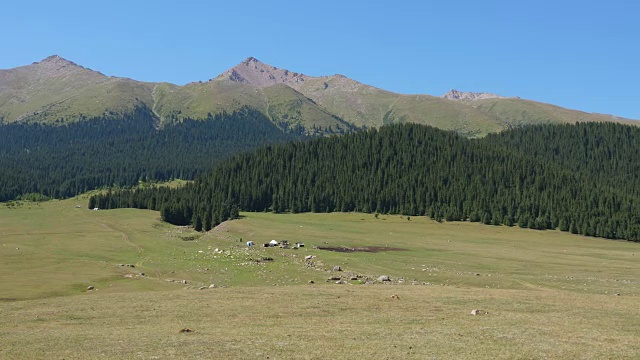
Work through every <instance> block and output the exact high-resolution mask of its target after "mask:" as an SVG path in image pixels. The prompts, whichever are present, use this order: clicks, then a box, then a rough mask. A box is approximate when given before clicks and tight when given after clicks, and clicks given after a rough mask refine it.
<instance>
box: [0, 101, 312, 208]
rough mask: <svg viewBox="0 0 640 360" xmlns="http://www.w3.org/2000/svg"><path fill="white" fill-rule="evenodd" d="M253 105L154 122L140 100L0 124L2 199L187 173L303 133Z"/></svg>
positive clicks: (57, 193) (188, 176)
mask: <svg viewBox="0 0 640 360" xmlns="http://www.w3.org/2000/svg"><path fill="white" fill-rule="evenodd" d="M304 133H305V131H304V130H303V129H301V128H289V127H287V128H286V129H282V128H280V127H278V126H276V125H275V124H273V122H271V121H270V120H269V119H267V118H265V117H264V115H262V114H261V113H259V112H256V111H253V110H251V109H247V108H244V109H240V110H238V111H235V112H232V113H221V114H217V115H215V116H209V117H208V118H207V119H205V120H197V121H196V120H191V119H184V120H182V121H180V122H175V123H169V124H165V125H164V126H162V127H161V128H158V119H157V118H156V117H155V116H154V114H153V113H152V112H151V111H150V110H149V109H148V108H145V107H143V106H141V107H138V108H137V109H136V110H135V111H134V112H133V113H131V114H128V115H124V116H121V115H117V116H104V117H97V118H93V119H86V120H85V121H77V122H72V123H68V124H66V125H62V126H51V125H46V124H39V123H12V124H6V125H2V126H0V201H7V200H11V199H14V198H16V197H18V196H25V194H32V195H38V196H42V195H44V196H45V197H53V198H66V197H70V196H75V195H77V194H80V193H83V192H86V191H88V190H92V189H96V188H100V187H114V186H115V187H127V186H134V185H137V184H138V183H139V182H140V181H166V180H171V179H193V178H194V177H195V176H196V175H197V174H199V173H204V172H208V171H210V170H211V168H212V167H214V166H215V165H216V164H218V163H219V162H220V161H221V160H223V159H226V158H228V157H230V156H231V155H234V154H237V153H238V152H242V151H248V150H250V149H254V148H256V147H258V146H261V145H266V144H272V143H279V142H285V141H291V140H295V139H300V138H304V137H305V135H304Z"/></svg>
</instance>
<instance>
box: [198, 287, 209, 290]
mask: <svg viewBox="0 0 640 360" xmlns="http://www.w3.org/2000/svg"><path fill="white" fill-rule="evenodd" d="M204 289H208V287H206V286H200V287H199V288H198V290H204Z"/></svg>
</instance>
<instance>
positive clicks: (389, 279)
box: [378, 275, 391, 281]
mask: <svg viewBox="0 0 640 360" xmlns="http://www.w3.org/2000/svg"><path fill="white" fill-rule="evenodd" d="M378 281H391V278H390V277H388V276H387V275H382V276H380V277H378Z"/></svg>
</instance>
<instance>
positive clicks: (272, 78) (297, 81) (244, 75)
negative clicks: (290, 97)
mask: <svg viewBox="0 0 640 360" xmlns="http://www.w3.org/2000/svg"><path fill="white" fill-rule="evenodd" d="M218 78H227V79H228V80H231V81H234V82H239V83H244V84H248V85H251V86H255V87H258V88H265V87H268V86H272V85H276V84H285V85H289V86H291V87H293V88H296V87H297V86H296V85H302V84H303V83H304V82H305V80H306V79H307V76H305V75H303V74H299V73H296V72H291V71H289V70H285V69H279V68H277V67H275V66H271V65H267V64H265V63H263V62H261V61H259V60H258V59H256V58H254V57H249V58H247V59H246V60H245V61H243V62H241V63H240V64H238V65H236V66H235V67H233V68H232V69H229V70H228V71H227V72H225V73H223V74H221V75H220V76H218Z"/></svg>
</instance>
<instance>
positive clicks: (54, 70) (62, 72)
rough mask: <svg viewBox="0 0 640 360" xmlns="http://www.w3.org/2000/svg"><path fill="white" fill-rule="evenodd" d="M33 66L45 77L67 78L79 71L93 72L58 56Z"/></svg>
mask: <svg viewBox="0 0 640 360" xmlns="http://www.w3.org/2000/svg"><path fill="white" fill-rule="evenodd" d="M31 66H33V67H35V68H36V69H37V73H38V74H39V75H41V76H44V77H54V76H66V75H70V74H72V73H77V72H79V71H91V70H90V69H86V68H84V67H83V66H80V65H78V64H76V63H74V62H73V61H69V60H67V59H65V58H63V57H61V56H58V55H51V56H49V57H47V58H46V59H43V60H41V61H38V62H35V63H33V64H32V65H31Z"/></svg>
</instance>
